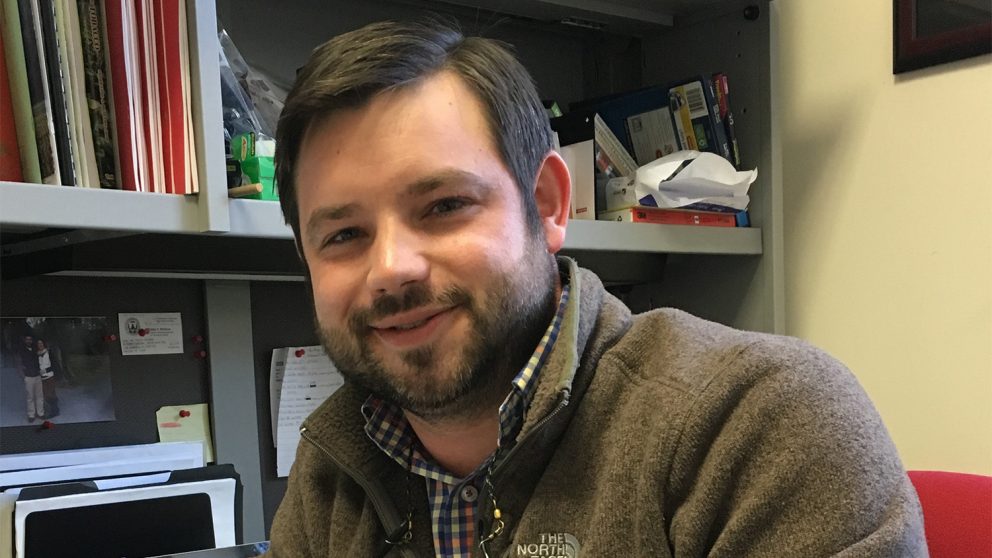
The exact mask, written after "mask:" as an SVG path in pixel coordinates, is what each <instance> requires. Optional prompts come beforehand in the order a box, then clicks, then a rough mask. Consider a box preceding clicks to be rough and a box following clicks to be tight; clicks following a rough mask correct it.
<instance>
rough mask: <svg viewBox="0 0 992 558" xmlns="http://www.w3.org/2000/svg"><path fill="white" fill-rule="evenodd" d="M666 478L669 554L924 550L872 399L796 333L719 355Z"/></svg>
mask: <svg viewBox="0 0 992 558" xmlns="http://www.w3.org/2000/svg"><path fill="white" fill-rule="evenodd" d="M668 479H669V480H668V484H667V486H666V488H665V490H666V491H667V494H666V498H665V501H666V502H667V504H666V510H665V511H666V517H667V518H668V521H667V529H668V531H669V532H668V533H667V534H668V537H669V541H670V543H671V547H672V550H673V555H674V556H676V557H681V556H712V557H740V556H748V557H750V556H775V557H781V556H803V557H815V556H851V557H854V556H871V557H887V556H891V557H913V556H926V555H927V549H926V541H925V538H924V534H923V519H922V513H921V511H920V507H919V501H918V499H917V496H916V492H915V491H914V489H913V488H912V485H911V484H910V482H909V479H908V477H907V476H906V472H905V470H904V469H903V466H902V463H901V462H900V460H899V456H898V454H897V452H896V449H895V446H894V444H893V443H892V441H891V439H890V438H889V435H888V433H887V432H886V429H885V427H884V425H883V424H882V421H881V418H880V417H879V415H878V413H877V412H876V411H875V409H874V407H873V406H872V404H871V401H870V400H869V399H868V397H867V395H866V394H865V393H864V391H863V390H862V389H861V387H860V386H859V385H858V382H857V380H856V379H855V378H854V377H853V376H852V375H851V374H850V372H848V371H847V370H846V369H845V368H844V367H843V366H842V365H840V364H839V363H838V362H836V361H835V360H833V359H832V358H830V357H829V356H827V355H826V354H824V353H822V352H820V351H818V350H816V349H814V348H812V347H810V346H808V345H806V344H804V343H801V342H799V341H796V340H792V339H787V338H762V339H761V340H759V341H757V342H755V343H753V344H751V345H750V346H748V347H747V348H746V349H745V350H744V351H742V352H741V353H739V355H738V356H737V357H735V358H734V359H732V361H730V362H728V363H727V369H726V371H725V372H724V373H721V374H720V375H718V376H717V377H715V378H714V379H713V380H712V381H711V382H710V383H709V384H708V385H707V386H706V387H705V389H704V390H703V391H702V393H701V394H700V395H699V396H698V397H697V399H696V400H695V401H694V403H693V405H692V408H691V410H690V412H689V413H688V415H687V416H686V417H685V421H684V422H683V424H682V430H681V432H680V433H679V436H678V442H677V445H676V449H675V453H674V456H673V461H672V464H671V469H670V474H669V476H668Z"/></svg>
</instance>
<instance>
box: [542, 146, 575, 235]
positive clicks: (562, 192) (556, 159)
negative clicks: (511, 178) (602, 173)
mask: <svg viewBox="0 0 992 558" xmlns="http://www.w3.org/2000/svg"><path fill="white" fill-rule="evenodd" d="M534 199H535V200H536V202H537V214H538V216H539V217H540V218H541V228H542V229H543V230H544V238H545V242H546V243H547V247H548V253H551V254H557V253H558V251H559V250H561V248H562V246H564V244H565V228H566V227H567V226H568V216H569V214H570V212H571V201H572V177H571V176H570V175H569V174H568V166H567V165H565V161H564V160H563V159H562V158H561V155H559V154H558V152H556V151H550V152H549V153H548V154H547V155H545V157H544V161H542V162H541V168H540V169H538V171H537V181H536V182H535V184H534Z"/></svg>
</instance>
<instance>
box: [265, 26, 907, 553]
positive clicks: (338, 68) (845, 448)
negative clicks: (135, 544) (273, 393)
mask: <svg viewBox="0 0 992 558" xmlns="http://www.w3.org/2000/svg"><path fill="white" fill-rule="evenodd" d="M276 164H277V178H278V183H279V188H280V199H281V203H282V207H283V211H284V213H285V216H286V219H287V221H288V223H289V224H290V225H291V226H292V228H293V231H294V233H295V235H296V241H297V246H298V249H299V252H300V255H301V257H302V259H303V262H304V264H305V267H306V269H307V274H308V284H309V286H310V288H311V289H312V294H313V301H314V309H315V315H316V323H317V329H318V333H319V335H320V338H321V341H322V343H323V345H324V346H325V347H326V348H327V350H328V353H329V354H330V356H331V358H332V359H333V360H334V362H335V363H336V365H337V367H338V368H339V369H340V370H341V372H342V374H344V376H345V378H346V380H347V381H346V383H345V385H344V386H343V387H342V388H341V389H340V390H339V391H337V392H336V393H335V394H334V395H333V396H331V397H330V398H329V399H328V401H327V402H325V403H324V404H323V405H322V406H321V407H320V408H319V409H318V410H317V411H316V412H314V414H313V415H311V416H310V417H309V418H308V419H307V420H306V421H305V422H304V424H303V427H302V429H301V432H302V434H303V440H302V441H301V443H300V446H299V450H298V453H297V457H296V462H295V464H294V467H293V470H292V473H291V474H290V480H289V485H288V489H287V492H286V495H285V498H284V500H283V502H282V504H281V506H280V509H279V511H278V513H277V514H276V518H275V521H274V523H273V526H272V532H271V540H272V549H271V554H272V555H274V556H279V557H305V556H315V557H316V556H321V557H323V556H362V557H364V556H445V557H447V556H580V555H581V556H597V557H598V556H735V557H736V556H824V555H832V554H841V555H848V556H922V555H925V554H926V546H925V542H924V539H923V533H922V521H921V514H920V509H919V504H918V501H917V499H916V496H915V493H914V492H913V489H912V488H911V486H910V484H909V482H908V480H907V478H906V476H905V472H904V470H903V468H902V465H901V463H900V461H899V458H898V456H897V454H896V450H895V448H894V447H893V445H892V443H891V441H890V440H889V438H888V436H887V434H886V432H885V429H884V427H883V425H882V423H881V420H880V419H879V417H878V415H877V414H876V413H875V411H874V410H873V408H872V406H871V403H870V402H869V401H868V399H867V397H866V396H865V394H864V393H863V391H862V390H861V389H860V387H859V386H858V384H857V382H856V380H855V379H854V378H853V377H852V376H851V375H850V374H849V373H848V372H847V371H846V370H844V369H843V367H841V366H840V365H839V364H838V363H837V362H835V361H834V360H832V359H830V358H829V357H828V356H826V355H824V354H823V353H821V352H819V351H817V350H815V349H813V348H811V347H809V346H808V345H805V344H803V343H801V342H799V341H796V340H793V339H787V338H781V337H775V336H769V335H763V334H756V333H746V332H740V331H736V330H732V329H730V328H727V327H724V326H720V325H717V324H713V323H710V322H706V321H703V320H700V319H698V318H695V317H692V316H689V315H687V314H685V313H683V312H679V311H676V310H659V311H654V312H651V313H648V314H643V315H637V316H632V315H631V313H630V311H629V310H628V309H627V308H626V307H624V306H623V305H622V304H621V303H620V302H619V301H618V300H617V299H615V298H613V297H612V296H610V295H609V294H608V293H606V292H605V291H604V289H603V286H602V284H601V283H600V282H599V280H598V279H597V278H596V276H595V275H593V274H591V273H590V272H588V271H585V270H582V269H580V268H578V267H577V266H576V264H575V262H574V261H571V260H569V259H567V258H558V257H556V254H557V253H558V252H559V250H560V249H561V248H562V245H563V243H564V239H565V229H566V224H567V217H568V208H569V196H570V188H571V185H570V179H569V175H568V171H567V169H566V167H565V164H564V163H563V162H562V159H561V158H560V157H559V156H558V155H557V154H556V153H555V152H554V151H553V150H552V139H551V133H550V130H549V128H548V123H547V119H546V117H545V115H544V111H543V108H542V106H541V104H540V101H539V98H538V96H537V94H536V92H535V89H534V86H533V84H532V81H531V79H530V77H529V76H528V75H527V73H526V71H525V70H524V69H523V68H522V67H521V66H520V65H519V63H518V62H517V61H516V60H515V59H514V58H513V56H512V55H510V54H509V53H508V52H507V50H505V49H504V48H503V47H502V46H500V45H499V44H497V43H495V42H492V41H489V40H485V39H479V38H463V37H462V36H461V35H460V34H459V33H458V32H456V31H453V30H451V29H448V28H445V27H444V26H442V25H438V24H433V23H424V24H403V23H380V24H373V25H369V26H367V27H365V28H363V29H360V30H358V31H354V32H351V33H347V34H345V35H342V36H339V37H337V38H335V39H334V40H332V41H330V42H329V43H327V44H325V45H323V46H321V47H320V48H318V49H317V50H315V51H314V53H313V55H312V56H311V58H310V60H309V62H308V63H307V64H306V66H305V67H304V68H303V69H302V70H301V72H300V74H299V76H298V78H297V82H296V84H295V86H294V88H293V90H292V92H291V93H290V95H289V97H288V98H287V100H286V105H285V109H284V111H283V113H282V116H281V117H280V121H279V128H278V133H277V152H276Z"/></svg>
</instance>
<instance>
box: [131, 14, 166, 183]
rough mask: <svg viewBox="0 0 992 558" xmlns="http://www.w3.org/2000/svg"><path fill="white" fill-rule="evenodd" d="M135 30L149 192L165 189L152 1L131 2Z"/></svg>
mask: <svg viewBox="0 0 992 558" xmlns="http://www.w3.org/2000/svg"><path fill="white" fill-rule="evenodd" d="M134 8H135V34H136V39H137V41H136V42H137V43H138V48H137V49H136V51H137V52H136V55H137V58H138V68H137V70H138V82H139V86H140V87H139V89H138V99H140V102H141V108H140V112H141V120H142V121H143V122H144V127H143V129H142V130H141V136H142V137H143V138H144V141H143V143H144V149H143V151H144V153H145V159H144V161H142V164H143V165H144V170H145V175H146V176H147V177H148V180H147V183H146V184H145V190H146V191H148V192H156V193H164V192H165V185H164V177H163V169H162V146H161V137H160V133H159V131H158V130H159V110H160V109H159V98H158V86H157V85H156V84H157V80H158V77H157V76H158V72H157V71H156V69H155V66H156V64H155V61H156V57H155V26H154V21H155V18H154V12H155V10H154V4H152V3H150V2H148V0H138V1H135V2H134Z"/></svg>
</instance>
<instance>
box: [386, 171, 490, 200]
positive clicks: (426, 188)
mask: <svg viewBox="0 0 992 558" xmlns="http://www.w3.org/2000/svg"><path fill="white" fill-rule="evenodd" d="M450 184H463V185H467V186H471V187H473V188H481V189H485V190H489V189H491V188H492V184H490V183H489V182H488V181H487V180H485V179H484V178H482V177H481V176H479V175H477V174H475V173H471V172H468V171H463V170H460V169H445V170H443V171H441V172H439V173H436V174H433V175H431V176H427V177H424V178H421V179H419V180H415V181H414V182H411V183H410V184H408V185H407V186H406V188H405V189H404V190H403V191H402V192H401V194H402V195H404V196H409V197H417V196H423V195H425V194H429V193H431V192H433V191H434V190H437V189H438V188H441V187H442V186H447V185H450Z"/></svg>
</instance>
